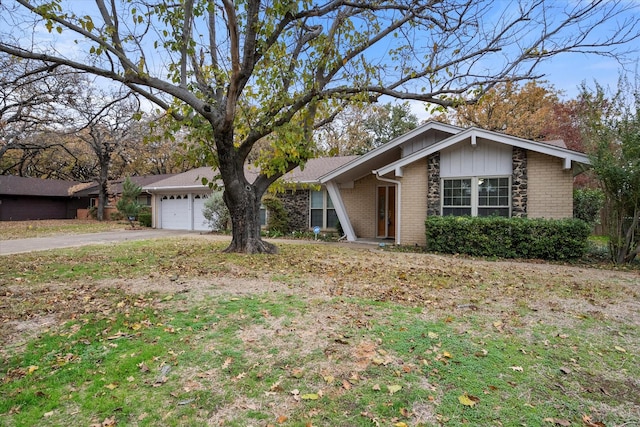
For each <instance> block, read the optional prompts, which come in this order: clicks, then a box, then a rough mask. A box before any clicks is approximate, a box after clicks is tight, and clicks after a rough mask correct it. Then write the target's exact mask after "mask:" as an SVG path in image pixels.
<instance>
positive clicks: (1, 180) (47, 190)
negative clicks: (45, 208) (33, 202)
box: [0, 175, 80, 197]
mask: <svg viewBox="0 0 640 427" xmlns="http://www.w3.org/2000/svg"><path fill="white" fill-rule="evenodd" d="M78 184H80V183H79V182H77V181H65V180H62V179H41V178H28V177H23V176H15V175H0V194H4V195H11V196H48V197H69V196H70V195H71V194H70V191H69V190H70V189H71V187H73V186H75V185H78Z"/></svg>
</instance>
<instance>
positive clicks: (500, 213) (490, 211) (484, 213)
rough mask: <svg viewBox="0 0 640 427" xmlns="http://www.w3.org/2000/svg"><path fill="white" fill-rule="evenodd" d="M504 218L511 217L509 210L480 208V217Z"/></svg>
mask: <svg viewBox="0 0 640 427" xmlns="http://www.w3.org/2000/svg"><path fill="white" fill-rule="evenodd" d="M492 215H495V216H503V217H505V218H508V217H509V208H478V216H492Z"/></svg>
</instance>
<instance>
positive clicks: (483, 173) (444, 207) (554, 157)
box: [320, 121, 589, 245]
mask: <svg viewBox="0 0 640 427" xmlns="http://www.w3.org/2000/svg"><path fill="white" fill-rule="evenodd" d="M588 165H589V159H588V157H587V156H586V155H585V154H583V153H579V152H576V151H572V150H568V149H567V148H566V146H565V145H564V143H563V142H562V141H552V142H548V143H541V142H535V141H530V140H526V139H522V138H516V137H512V136H508V135H505V134H502V133H497V132H491V131H486V130H483V129H479V128H475V127H472V128H468V129H463V128H460V127H456V126H452V125H446V124H442V123H438V122H433V121H431V122H427V123H425V124H423V125H422V126H420V127H418V128H416V129H414V130H412V131H410V132H408V133H406V134H405V135H402V136H400V137H398V138H396V139H394V140H392V141H389V142H388V143H386V144H384V145H382V146H380V147H378V148H376V149H374V150H372V151H370V152H369V153H367V154H365V155H363V156H361V157H359V158H358V159H356V160H354V161H352V162H349V163H347V164H345V165H344V166H342V167H339V168H337V169H335V170H333V171H331V172H330V173H328V174H326V175H324V176H322V177H321V178H320V183H321V184H322V185H323V186H324V187H325V188H326V189H327V193H328V194H329V196H330V197H331V200H332V203H333V206H335V209H336V214H337V216H338V218H339V221H340V224H341V226H342V228H343V230H344V232H345V234H346V237H347V239H348V240H349V241H354V240H357V239H362V238H365V239H371V238H378V239H390V240H393V241H394V242H395V243H397V244H402V245H414V244H418V245H424V244H426V241H425V227H424V222H425V219H426V218H427V216H429V215H471V216H488V215H500V216H506V217H514V216H518V217H529V218H550V219H551V218H553V219H558V218H571V217H572V216H573V178H574V176H575V175H577V174H579V173H581V172H582V171H584V170H585V168H586V167H587V166H588Z"/></svg>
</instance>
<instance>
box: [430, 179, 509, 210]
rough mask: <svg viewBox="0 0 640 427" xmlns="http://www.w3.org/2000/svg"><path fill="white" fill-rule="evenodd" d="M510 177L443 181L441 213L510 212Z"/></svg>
mask: <svg viewBox="0 0 640 427" xmlns="http://www.w3.org/2000/svg"><path fill="white" fill-rule="evenodd" d="M510 194H511V182H510V178H509V177H471V178H451V179H443V180H442V215H453V216H463V215H469V216H491V215H497V216H503V217H507V218H508V217H509V216H510V215H511V208H510V206H511V197H510Z"/></svg>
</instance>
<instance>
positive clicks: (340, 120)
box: [316, 102, 418, 156]
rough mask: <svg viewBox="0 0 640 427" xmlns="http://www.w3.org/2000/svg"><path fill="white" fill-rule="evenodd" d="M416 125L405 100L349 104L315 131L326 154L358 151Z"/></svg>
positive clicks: (389, 139) (348, 153)
mask: <svg viewBox="0 0 640 427" xmlns="http://www.w3.org/2000/svg"><path fill="white" fill-rule="evenodd" d="M417 126H418V117H417V116H416V115H415V114H413V113H412V112H411V108H410V106H409V103H408V102H403V103H401V104H392V103H387V104H381V105H380V104H362V105H351V106H348V107H346V108H345V109H344V110H342V111H340V113H338V114H337V115H336V117H335V119H334V120H333V121H331V122H330V123H327V124H326V125H324V126H323V127H322V128H320V129H319V130H318V132H317V133H316V138H317V140H318V146H319V147H320V148H321V150H322V151H323V152H324V153H326V154H328V155H340V156H346V155H354V154H356V155H360V154H364V153H366V152H368V151H370V150H372V149H373V148H376V147H379V146H380V145H382V144H384V143H385V142H388V141H391V140H392V139H393V138H396V137H398V136H400V135H403V134H404V133H406V132H408V131H410V130H412V129H415V128H416V127H417Z"/></svg>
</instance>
